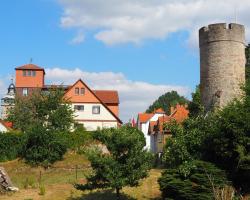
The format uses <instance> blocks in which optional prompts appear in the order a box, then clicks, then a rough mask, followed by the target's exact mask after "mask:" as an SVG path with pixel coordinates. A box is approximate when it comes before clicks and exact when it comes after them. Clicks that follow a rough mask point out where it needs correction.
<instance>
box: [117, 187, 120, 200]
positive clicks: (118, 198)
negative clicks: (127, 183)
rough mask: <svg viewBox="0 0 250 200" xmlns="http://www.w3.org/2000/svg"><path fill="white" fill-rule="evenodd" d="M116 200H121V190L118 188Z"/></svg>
mask: <svg viewBox="0 0 250 200" xmlns="http://www.w3.org/2000/svg"><path fill="white" fill-rule="evenodd" d="M116 199H117V200H120V188H116Z"/></svg>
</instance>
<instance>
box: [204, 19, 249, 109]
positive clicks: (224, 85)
mask: <svg viewBox="0 0 250 200" xmlns="http://www.w3.org/2000/svg"><path fill="white" fill-rule="evenodd" d="M199 42H200V65H201V66H200V67H201V70H200V87H201V88H200V89H201V100H202V104H203V105H204V106H205V109H206V111H209V110H212V109H213V108H214V107H219V108H221V107H223V106H225V105H227V104H228V103H229V102H230V101H232V100H233V99H234V98H239V97H240V96H241V94H242V91H241V88H240V87H241V84H243V83H244V82H245V62H246V60H245V28H244V26H243V25H240V24H235V23H231V24H229V25H227V24H226V23H219V24H211V25H208V26H206V27H202V28H201V29H200V30H199Z"/></svg>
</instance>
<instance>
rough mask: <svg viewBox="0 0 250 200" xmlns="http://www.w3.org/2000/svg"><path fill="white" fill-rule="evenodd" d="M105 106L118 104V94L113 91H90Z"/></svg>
mask: <svg viewBox="0 0 250 200" xmlns="http://www.w3.org/2000/svg"><path fill="white" fill-rule="evenodd" d="M92 91H93V92H94V93H95V95H96V96H97V97H98V98H99V99H101V100H102V102H103V103H105V104H119V96H118V92H117V91H114V90H92Z"/></svg>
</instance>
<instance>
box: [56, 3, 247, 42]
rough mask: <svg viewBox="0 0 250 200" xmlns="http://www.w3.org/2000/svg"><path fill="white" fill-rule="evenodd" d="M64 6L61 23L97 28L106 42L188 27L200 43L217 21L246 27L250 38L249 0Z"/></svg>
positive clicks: (97, 35) (136, 39) (151, 36)
mask: <svg viewBox="0 0 250 200" xmlns="http://www.w3.org/2000/svg"><path fill="white" fill-rule="evenodd" d="M59 2H60V4H61V5H62V7H63V9H64V13H63V16H62V17H61V26H62V27H64V28H76V29H79V30H82V29H83V30H91V31H92V30H94V37H95V38H96V39H97V40H100V41H102V42H104V43H105V44H107V45H115V44H122V43H136V44H138V43H141V42H143V41H144V40H145V39H164V38H166V37H167V36H168V35H169V34H171V33H174V32H177V31H182V30H184V31H187V32H188V33H189V35H190V37H189V39H188V43H189V44H191V45H196V46H197V41H198V37H197V32H198V29H199V28H200V27H202V26H205V25H208V24H210V23H216V22H235V11H237V20H238V22H239V23H242V24H244V25H245V26H246V28H247V38H248V40H249V39H250V30H249V29H250V21H249V18H250V12H249V10H250V1H249V0H220V1H218V0H209V1H208V0H153V1H152V0H59Z"/></svg>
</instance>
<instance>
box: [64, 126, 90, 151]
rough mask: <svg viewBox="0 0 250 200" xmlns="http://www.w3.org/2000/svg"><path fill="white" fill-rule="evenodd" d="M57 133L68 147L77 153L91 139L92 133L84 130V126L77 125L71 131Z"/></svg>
mask: <svg viewBox="0 0 250 200" xmlns="http://www.w3.org/2000/svg"><path fill="white" fill-rule="evenodd" d="M59 135H60V137H62V138H63V139H64V141H65V144H66V145H67V147H68V148H69V149H71V150H74V151H76V152H78V153H81V151H82V150H83V149H85V148H84V147H85V146H86V145H87V144H88V143H89V142H90V141H92V139H93V138H92V133H91V132H89V131H86V129H85V128H84V127H78V128H77V129H76V130H75V131H73V132H67V133H60V134H59Z"/></svg>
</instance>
